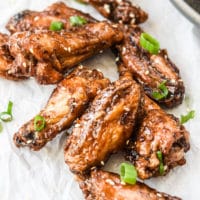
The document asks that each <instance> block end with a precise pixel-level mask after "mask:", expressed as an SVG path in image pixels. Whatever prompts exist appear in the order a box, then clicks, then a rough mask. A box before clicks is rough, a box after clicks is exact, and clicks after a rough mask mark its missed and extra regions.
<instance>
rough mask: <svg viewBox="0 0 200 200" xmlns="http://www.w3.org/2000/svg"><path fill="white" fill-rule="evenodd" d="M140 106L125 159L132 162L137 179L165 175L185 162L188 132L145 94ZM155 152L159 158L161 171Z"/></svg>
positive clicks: (187, 148)
mask: <svg viewBox="0 0 200 200" xmlns="http://www.w3.org/2000/svg"><path fill="white" fill-rule="evenodd" d="M144 109H145V112H146V114H145V117H144V119H143V121H142V123H141V125H140V127H139V130H138V132H137V137H136V139H135V140H134V141H132V142H130V143H129V145H128V148H127V151H126V152H127V154H126V158H127V159H128V160H129V161H131V162H133V164H134V165H135V167H136V169H137V171H138V176H139V177H140V178H141V179H147V178H150V177H152V176H159V175H165V174H166V173H167V172H169V170H170V169H171V168H173V167H175V166H177V165H183V164H185V162H186V161H185V158H184V156H185V152H187V151H188V150H189V148H190V144H189V133H188V132H187V131H186V129H185V128H184V126H183V125H181V124H180V122H179V120H178V119H177V118H176V117H174V116H173V115H171V114H167V113H166V112H165V111H163V110H162V109H161V108H158V106H157V105H156V104H155V103H154V102H153V101H152V100H150V99H149V98H148V97H147V96H145V100H144ZM159 151H160V152H161V154H162V157H163V165H164V171H163V172H162V174H161V173H160V170H159V167H160V160H159V158H158V155H157V152H159Z"/></svg>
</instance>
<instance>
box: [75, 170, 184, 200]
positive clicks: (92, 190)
mask: <svg viewBox="0 0 200 200" xmlns="http://www.w3.org/2000/svg"><path fill="white" fill-rule="evenodd" d="M79 185H80V187H81V189H82V191H83V193H84V195H85V199H86V200H181V199H180V198H178V197H173V196H171V195H168V194H165V193H162V192H158V191H156V190H155V189H152V188H150V187H148V186H147V185H145V184H143V183H140V182H137V183H136V184H135V185H129V184H126V185H125V184H122V183H121V181H120V178H119V176H118V175H117V174H113V173H110V172H105V171H101V170H95V171H92V173H91V176H90V177H89V178H87V179H85V180H82V181H81V180H80V182H79Z"/></svg>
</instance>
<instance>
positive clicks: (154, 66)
mask: <svg viewBox="0 0 200 200" xmlns="http://www.w3.org/2000/svg"><path fill="white" fill-rule="evenodd" d="M123 30H124V41H123V42H122V44H120V45H117V49H118V52H119V57H120V59H121V61H122V62H123V64H124V65H125V67H126V68H127V70H129V71H130V72H131V73H132V76H133V78H134V79H135V80H137V82H138V83H140V84H141V85H142V86H143V88H144V91H145V93H146V94H147V95H148V96H149V97H150V98H152V99H154V100H156V101H157V102H158V103H159V104H160V105H163V106H166V107H169V108H171V107H174V106H177V105H179V104H180V103H182V100H183V97H184V85H183V81H182V79H181V77H180V74H179V70H178V69H177V67H176V66H175V65H174V64H173V63H172V62H171V61H170V59H169V58H168V54H167V52H166V50H160V52H159V53H158V54H157V55H153V54H150V53H148V52H147V51H146V50H144V49H143V48H142V47H141V46H140V42H139V41H140V35H141V33H142V32H143V31H142V30H141V29H140V28H139V27H138V26H124V28H123ZM163 82H165V86H166V87H167V89H168V95H167V96H166V97H164V98H163V99H156V98H155V97H154V96H153V95H152V94H153V92H155V91H158V87H159V85H160V84H161V83H163Z"/></svg>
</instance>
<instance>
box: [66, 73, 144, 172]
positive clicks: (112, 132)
mask: <svg viewBox="0 0 200 200" xmlns="http://www.w3.org/2000/svg"><path fill="white" fill-rule="evenodd" d="M141 100H142V95H141V90H140V87H139V86H138V85H137V84H136V83H135V82H134V81H133V80H131V78H129V77H124V78H122V79H120V80H118V81H116V82H114V83H113V84H112V85H110V86H109V87H107V88H106V89H104V90H102V91H101V92H100V93H99V94H98V95H97V96H96V98H95V99H94V101H93V102H92V104H91V105H90V107H89V108H88V110H87V111H86V113H85V114H84V115H82V117H81V118H80V120H78V121H77V123H76V124H75V125H74V129H73V131H72V134H71V135H70V137H69V138H68V140H67V143H66V147H65V162H66V164H68V166H69V168H70V169H71V171H72V172H74V173H80V174H81V173H85V172H87V171H88V170H90V168H92V167H94V166H100V165H103V164H104V162H105V161H106V160H107V158H108V157H109V155H110V154H112V153H115V152H116V151H118V150H120V149H122V148H123V146H124V144H125V142H126V140H127V139H129V137H130V136H131V133H132V131H133V128H134V125H135V122H136V119H137V116H138V115H139V114H140V113H141V104H142V102H141Z"/></svg>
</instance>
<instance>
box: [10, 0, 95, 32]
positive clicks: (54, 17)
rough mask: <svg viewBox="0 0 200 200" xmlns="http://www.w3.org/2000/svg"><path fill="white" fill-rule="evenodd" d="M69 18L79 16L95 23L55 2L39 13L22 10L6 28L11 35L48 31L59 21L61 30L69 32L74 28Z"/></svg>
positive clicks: (89, 18) (83, 14)
mask: <svg viewBox="0 0 200 200" xmlns="http://www.w3.org/2000/svg"><path fill="white" fill-rule="evenodd" d="M71 16H81V17H83V18H84V19H86V20H87V22H88V23H90V22H95V21H96V20H95V19H94V18H93V17H91V16H90V15H89V14H86V13H83V12H81V11H79V10H76V9H73V8H70V7H68V6H66V5H65V4H64V3H63V2H57V3H54V4H52V5H50V6H49V7H47V8H46V9H45V10H44V11H41V12H37V11H31V10H24V11H22V12H20V13H17V14H16V15H14V16H13V17H12V18H11V19H10V20H9V22H8V23H7V25H6V28H7V29H8V30H9V31H10V32H11V33H12V34H13V33H15V32H21V31H35V30H41V29H42V30H49V28H50V25H51V22H53V21H59V22H62V23H63V29H65V30H71V29H73V28H74V27H73V26H71V24H70V17H71Z"/></svg>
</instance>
